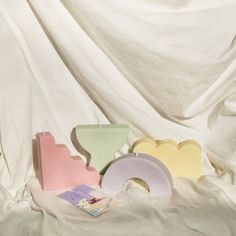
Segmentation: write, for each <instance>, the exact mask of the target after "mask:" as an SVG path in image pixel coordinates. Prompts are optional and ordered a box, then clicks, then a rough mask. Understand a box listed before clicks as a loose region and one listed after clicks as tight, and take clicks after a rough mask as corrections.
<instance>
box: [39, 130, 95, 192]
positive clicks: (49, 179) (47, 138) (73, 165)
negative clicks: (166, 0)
mask: <svg viewBox="0 0 236 236" xmlns="http://www.w3.org/2000/svg"><path fill="white" fill-rule="evenodd" d="M36 144H37V152H38V164H39V182H40V184H41V186H42V189H43V190H57V189H63V188H69V187H74V186H77V185H80V184H90V185H99V182H100V175H99V173H98V172H97V171H96V170H95V169H94V168H93V167H86V166H85V163H84V161H83V160H82V159H81V158H80V157H79V156H75V157H73V158H72V157H71V156H70V151H69V149H68V148H67V146H66V145H64V144H55V140H54V137H53V136H52V135H51V134H50V133H49V132H45V133H37V134H36Z"/></svg>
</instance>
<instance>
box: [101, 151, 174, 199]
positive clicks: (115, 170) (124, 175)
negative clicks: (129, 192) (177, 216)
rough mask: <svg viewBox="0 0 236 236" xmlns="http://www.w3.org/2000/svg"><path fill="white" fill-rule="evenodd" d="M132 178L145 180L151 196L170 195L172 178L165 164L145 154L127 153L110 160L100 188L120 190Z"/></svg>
mask: <svg viewBox="0 0 236 236" xmlns="http://www.w3.org/2000/svg"><path fill="white" fill-rule="evenodd" d="M133 178H139V179H141V180H143V181H145V182H146V184H147V185H148V187H149V190H150V193H151V194H152V195H153V196H170V195H171V193H172V189H173V180H172V177H171V175H170V173H169V171H168V169H167V168H166V167H165V165H164V164H163V163H162V162H161V161H159V160H158V159H156V158H154V157H151V156H149V155H147V154H142V153H140V154H138V155H136V154H134V153H129V154H126V155H123V156H121V157H119V158H118V159H116V160H115V161H113V162H112V164H111V165H110V167H109V168H108V170H107V171H106V173H105V175H104V176H103V179H102V184H101V187H102V190H104V191H120V190H122V188H123V185H124V183H125V182H126V181H127V180H129V179H133Z"/></svg>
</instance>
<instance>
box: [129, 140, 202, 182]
mask: <svg viewBox="0 0 236 236" xmlns="http://www.w3.org/2000/svg"><path fill="white" fill-rule="evenodd" d="M132 151H133V152H134V153H146V154H148V155H151V156H153V157H156V158H158V159H159V160H160V161H161V162H163V163H164V164H165V165H166V166H167V168H168V169H169V171H170V173H171V174H172V175H173V176H182V177H187V178H198V177H199V176H200V175H201V147H200V145H199V144H198V143H197V142H195V141H193V140H186V141H184V142H181V143H179V144H177V143H176V142H175V141H173V140H163V141H155V140H154V139H152V138H148V137H146V138H143V139H140V140H138V141H136V142H135V143H134V145H133V149H132Z"/></svg>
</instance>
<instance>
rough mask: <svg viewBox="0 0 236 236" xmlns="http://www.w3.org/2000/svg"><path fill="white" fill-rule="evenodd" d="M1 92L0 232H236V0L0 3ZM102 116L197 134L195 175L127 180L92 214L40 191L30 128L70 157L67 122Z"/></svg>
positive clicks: (167, 133)
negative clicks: (163, 192)
mask: <svg viewBox="0 0 236 236" xmlns="http://www.w3.org/2000/svg"><path fill="white" fill-rule="evenodd" d="M0 89H1V90H0V153H1V155H0V235H4V236H5V235H6V236H8V235H9V236H12V235H104V236H106V235H114V236H115V235H122V236H123V235H151V236H152V235H188V236H191V235H214V236H215V235H224V236H226V235H236V226H235V220H236V186H235V185H236V184H235V176H236V1H235V0H225V1H221V0H214V1H213V0H206V1H197V0H181V1H174V0H157V1H151V0H149V1H147V0H136V1H132V0H128V1H124V0H120V1H115V0H100V1H92V0H61V1H59V0H28V1H26V0H7V1H6V0H0ZM110 122H111V123H126V124H129V126H130V135H129V143H128V145H131V144H132V142H133V141H135V140H136V139H138V138H139V137H142V136H143V135H150V136H152V137H153V138H156V139H166V138H168V139H175V140H176V141H178V142H179V141H182V140H184V139H195V140H197V141H198V142H199V143H200V144H201V146H202V147H203V156H202V159H203V161H202V165H203V168H202V177H201V178H200V179H199V181H198V182H193V181H190V180H187V179H184V178H176V179H175V180H174V182H175V191H174V194H173V196H172V197H171V198H170V199H159V198H152V197H150V196H149V194H148V193H146V192H145V190H144V189H143V188H142V187H140V186H138V185H137V184H135V183H134V182H129V183H127V185H126V188H125V189H124V191H123V192H122V193H121V194H120V195H121V199H122V206H121V207H119V208H117V209H115V210H113V211H111V212H109V213H107V214H104V215H102V216H100V217H98V218H96V219H93V218H91V217H90V216H89V215H86V214H85V213H84V212H82V211H80V210H79V209H77V208H75V207H73V206H71V205H70V204H67V203H66V202H64V201H63V200H61V199H59V198H57V197H56V193H55V192H49V193H47V192H42V190H41V188H40V185H39V183H38V180H37V178H36V177H35V170H34V165H33V153H34V152H35V148H34V145H33V139H34V138H35V134H36V132H39V131H42V127H43V126H44V127H45V129H47V130H49V131H50V132H51V133H53V135H54V136H55V137H56V142H57V143H65V144H66V145H67V146H68V147H69V148H70V150H71V152H72V154H77V150H76V149H75V148H74V147H73V145H72V142H71V140H70V133H71V130H72V129H73V127H75V126H76V125H78V124H94V123H110Z"/></svg>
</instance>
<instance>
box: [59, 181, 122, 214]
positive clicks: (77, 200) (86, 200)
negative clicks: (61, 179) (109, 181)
mask: <svg viewBox="0 0 236 236" xmlns="http://www.w3.org/2000/svg"><path fill="white" fill-rule="evenodd" d="M58 197H60V198H62V199H65V200H67V201H69V202H70V203H71V204H72V205H75V206H78V207H79V208H80V209H82V210H84V211H86V212H87V213H88V214H90V215H92V216H98V215H101V214H102V213H104V212H107V211H109V210H110V209H112V208H115V207H117V206H118V202H117V200H115V199H114V198H113V197H111V196H108V195H106V194H105V193H103V192H102V191H101V190H100V189H99V188H93V187H90V186H89V185H84V184H82V185H79V186H78V187H76V188H73V189H71V190H70V191H66V192H63V193H61V194H59V195H58Z"/></svg>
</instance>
